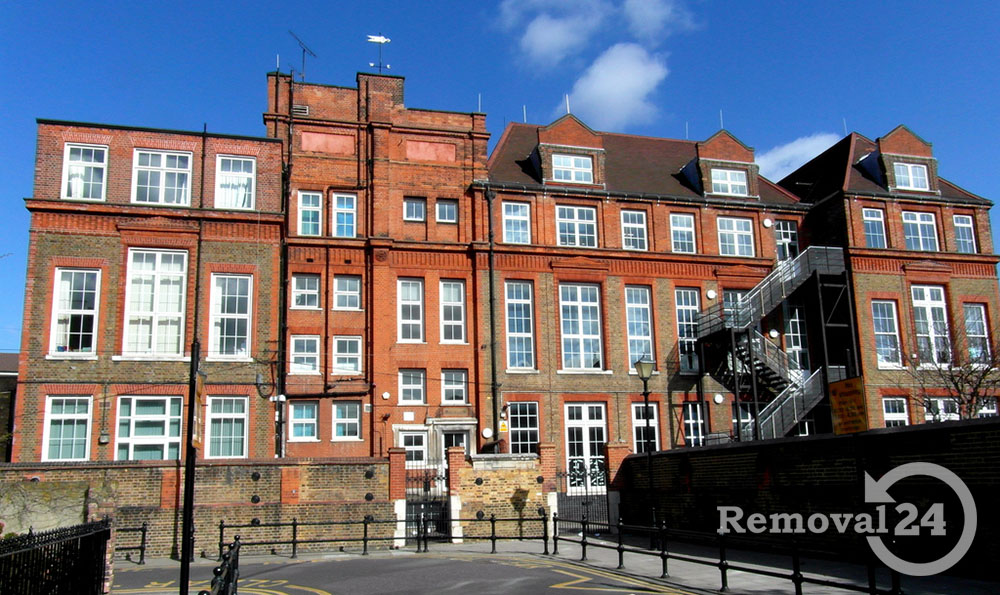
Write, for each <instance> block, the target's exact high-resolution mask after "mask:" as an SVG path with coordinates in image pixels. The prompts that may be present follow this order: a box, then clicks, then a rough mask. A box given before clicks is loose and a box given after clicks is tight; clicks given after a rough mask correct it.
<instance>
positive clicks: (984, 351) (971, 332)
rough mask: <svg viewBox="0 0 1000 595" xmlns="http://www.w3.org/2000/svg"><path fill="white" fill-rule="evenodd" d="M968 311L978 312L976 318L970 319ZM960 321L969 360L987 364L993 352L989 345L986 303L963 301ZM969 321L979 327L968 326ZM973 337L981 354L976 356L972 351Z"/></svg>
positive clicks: (978, 363) (983, 364) (977, 363)
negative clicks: (963, 328) (963, 330)
mask: <svg viewBox="0 0 1000 595" xmlns="http://www.w3.org/2000/svg"><path fill="white" fill-rule="evenodd" d="M969 312H978V313H979V314H978V320H970V319H969ZM962 322H963V326H964V327H965V343H966V345H965V347H966V349H968V354H969V355H968V357H969V362H971V363H973V364H976V365H981V366H985V365H989V364H990V363H991V361H992V355H993V354H992V352H991V345H990V323H989V318H987V316H986V304H977V303H963V304H962ZM970 323H972V324H973V325H976V326H979V327H981V329H980V328H970ZM973 339H976V342H977V343H978V344H979V349H981V354H980V355H978V356H977V355H974V352H973V345H972V343H973Z"/></svg>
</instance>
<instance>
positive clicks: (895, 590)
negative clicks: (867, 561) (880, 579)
mask: <svg viewBox="0 0 1000 595" xmlns="http://www.w3.org/2000/svg"><path fill="white" fill-rule="evenodd" d="M889 576H890V577H891V580H892V589H891V590H890V591H889V593H890V594H891V595H902V593H903V589H902V587H901V586H900V584H899V573H898V572H896V571H895V570H892V571H891V574H890V575H889Z"/></svg>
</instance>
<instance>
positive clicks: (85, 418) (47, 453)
mask: <svg viewBox="0 0 1000 595" xmlns="http://www.w3.org/2000/svg"><path fill="white" fill-rule="evenodd" d="M69 400H73V401H77V402H79V401H86V403H87V412H86V413H76V412H74V413H59V414H53V413H52V406H53V403H54V402H55V401H69ZM64 406H65V405H64ZM93 413H94V397H93V395H46V396H45V418H44V422H43V423H44V425H43V429H42V462H43V463H45V462H50V461H52V462H68V461H89V460H90V440H91V428H92V426H93V419H92V418H93ZM56 421H59V422H62V423H66V422H73V425H74V426H75V425H77V424H78V423H79V422H81V421H82V422H83V424H84V427H85V430H84V438H83V441H84V442H83V456H82V457H74V456H69V457H63V456H55V457H53V456H51V452H52V440H53V435H52V424H53V422H56ZM60 427H61V426H60ZM60 433H61V432H60ZM63 440H65V439H64V438H63V437H62V436H60V437H59V441H60V448H59V452H60V453H61V452H62V451H63V447H62V444H61V443H62V442H63ZM74 441H75V437H74V438H70V439H69V442H70V449H71V453H72V449H73V446H72V442H74Z"/></svg>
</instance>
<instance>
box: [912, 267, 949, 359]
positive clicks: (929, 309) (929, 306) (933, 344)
mask: <svg viewBox="0 0 1000 595" xmlns="http://www.w3.org/2000/svg"><path fill="white" fill-rule="evenodd" d="M918 290H920V291H922V292H923V295H925V296H926V297H925V298H921V299H919V300H918V299H917V297H916V293H917V291H918ZM935 290H937V291H940V292H941V299H940V300H935V299H932V298H931V297H930V296H931V295H932V294H933V293H934V291H935ZM945 296H946V294H945V291H944V287H943V286H941V285H911V286H910V304H911V308H912V312H913V336H914V339H915V340H916V345H917V353H918V357H920V358H921V361H920V365H921V366H945V365H950V364H951V363H952V361H953V357H954V354H952V353H951V329H950V325H949V324H948V303H947V298H946V297H945ZM935 308H940V309H941V316H940V318H939V320H937V321H936V320H935V319H934V309H935ZM918 311H923V312H924V318H925V319H924V321H923V322H924V324H926V325H927V332H926V333H922V332H920V325H921V321H920V320H919V318H920V317H919V316H918V315H917V312H918ZM940 323H943V324H944V333H943V334H942V333H941V332H940V328H938V325H939V324H940ZM924 337H926V339H925V341H927V347H928V348H929V349H930V354H931V356H932V358H931V359H932V361H929V362H926V361H923V359H922V358H923V355H924V354H923V351H922V349H921V347H920V343H921V339H922V338H924ZM939 339H943V340H944V346H945V349H943V350H942V349H939V344H938V340H939ZM941 354H945V355H946V356H947V361H938V360H939V357H938V356H939V355H941Z"/></svg>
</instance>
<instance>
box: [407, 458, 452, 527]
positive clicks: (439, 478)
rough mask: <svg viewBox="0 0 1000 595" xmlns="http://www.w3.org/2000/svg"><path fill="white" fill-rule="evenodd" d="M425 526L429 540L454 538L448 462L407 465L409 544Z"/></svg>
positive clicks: (415, 462) (425, 461) (416, 462)
mask: <svg viewBox="0 0 1000 595" xmlns="http://www.w3.org/2000/svg"><path fill="white" fill-rule="evenodd" d="M421 519H423V522H424V523H425V529H424V530H425V531H426V532H427V533H426V534H427V539H429V540H435V541H446V540H450V539H451V515H450V514H449V508H448V468H447V466H446V465H445V464H444V461H440V460H438V461H435V460H424V461H407V462H406V541H407V543H414V542H415V540H416V537H417V535H418V532H419V531H420V528H421V527H420V521H421Z"/></svg>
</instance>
